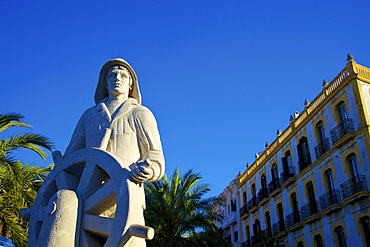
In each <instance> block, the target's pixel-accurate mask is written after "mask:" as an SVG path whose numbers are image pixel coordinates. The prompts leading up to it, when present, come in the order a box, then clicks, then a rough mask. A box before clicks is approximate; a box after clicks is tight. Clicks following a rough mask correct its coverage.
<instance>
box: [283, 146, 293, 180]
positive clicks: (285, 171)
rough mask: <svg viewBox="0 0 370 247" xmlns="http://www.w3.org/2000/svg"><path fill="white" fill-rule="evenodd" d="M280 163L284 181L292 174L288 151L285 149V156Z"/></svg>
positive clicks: (290, 157)
mask: <svg viewBox="0 0 370 247" xmlns="http://www.w3.org/2000/svg"><path fill="white" fill-rule="evenodd" d="M282 163H283V179H284V181H286V180H288V179H289V178H290V177H293V176H294V167H293V163H292V156H291V154H290V151H286V153H285V156H284V157H283V158H282Z"/></svg>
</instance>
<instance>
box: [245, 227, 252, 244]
mask: <svg viewBox="0 0 370 247" xmlns="http://www.w3.org/2000/svg"><path fill="white" fill-rule="evenodd" d="M245 232H246V234H247V244H250V243H251V230H250V229H249V225H247V226H246V227H245Z"/></svg>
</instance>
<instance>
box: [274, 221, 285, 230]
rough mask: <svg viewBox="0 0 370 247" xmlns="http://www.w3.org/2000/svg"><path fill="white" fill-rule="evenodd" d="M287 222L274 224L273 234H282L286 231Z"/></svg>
mask: <svg viewBox="0 0 370 247" xmlns="http://www.w3.org/2000/svg"><path fill="white" fill-rule="evenodd" d="M285 229H286V228H285V221H284V220H282V221H277V222H275V223H274V224H272V232H282V231H285Z"/></svg>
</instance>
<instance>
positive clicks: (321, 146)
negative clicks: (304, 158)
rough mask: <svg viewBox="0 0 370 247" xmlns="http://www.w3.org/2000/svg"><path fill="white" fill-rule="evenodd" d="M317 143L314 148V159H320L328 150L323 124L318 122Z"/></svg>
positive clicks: (327, 140)
mask: <svg viewBox="0 0 370 247" xmlns="http://www.w3.org/2000/svg"><path fill="white" fill-rule="evenodd" d="M316 134H317V143H318V145H317V146H316V147H315V154H316V158H317V159H318V158H320V157H321V156H322V155H323V154H324V153H326V151H328V150H329V149H330V144H329V139H328V138H326V137H325V130H324V123H323V122H322V121H320V122H319V123H318V124H317V125H316Z"/></svg>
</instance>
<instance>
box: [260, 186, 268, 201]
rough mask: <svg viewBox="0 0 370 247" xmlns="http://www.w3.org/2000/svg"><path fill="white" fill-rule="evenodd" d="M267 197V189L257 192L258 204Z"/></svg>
mask: <svg viewBox="0 0 370 247" xmlns="http://www.w3.org/2000/svg"><path fill="white" fill-rule="evenodd" d="M267 197H269V193H268V191H267V188H265V189H261V190H260V191H259V192H258V203H259V202H260V201H262V200H263V199H265V198H267Z"/></svg>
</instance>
